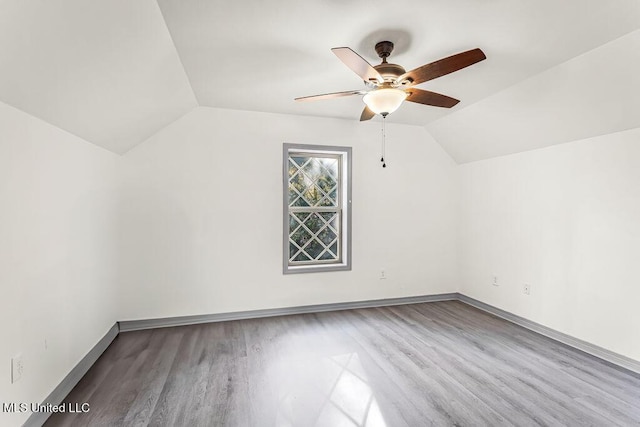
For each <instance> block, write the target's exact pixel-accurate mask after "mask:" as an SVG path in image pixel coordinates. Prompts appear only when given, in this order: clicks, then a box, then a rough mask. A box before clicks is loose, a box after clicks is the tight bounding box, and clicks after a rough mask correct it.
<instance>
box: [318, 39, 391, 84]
mask: <svg viewBox="0 0 640 427" xmlns="http://www.w3.org/2000/svg"><path fill="white" fill-rule="evenodd" d="M331 52H333V53H335V54H336V56H337V57H338V58H339V59H340V60H341V61H342V62H344V64H345V65H346V66H347V67H349V68H351V70H352V71H353V72H354V73H356V74H357V75H359V76H360V78H361V79H362V80H364V81H365V82H370V81H373V80H375V81H377V82H378V83H382V82H383V81H384V79H383V78H382V76H381V75H380V73H378V71H377V70H376V69H375V68H373V67H372V66H371V64H369V63H368V62H367V60H366V59H364V58H363V57H362V56H360V55H358V54H357V53H356V52H354V51H353V50H351V49H350V48H348V47H334V48H333V49H331Z"/></svg>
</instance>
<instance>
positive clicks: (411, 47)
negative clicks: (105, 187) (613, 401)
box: [0, 0, 640, 162]
mask: <svg viewBox="0 0 640 427" xmlns="http://www.w3.org/2000/svg"><path fill="white" fill-rule="evenodd" d="M639 28H640V2H638V1H637V0H616V1H615V2H611V1H607V0H564V1H561V2H559V1H554V0H520V1H517V2H513V1H509V0H482V1H478V0H458V1H449V0H437V1H431V2H425V1H421V0H398V1H395V2H388V1H385V2H382V1H379V0H369V1H364V0H347V1H338V0H310V1H297V0H275V1H272V2H266V1H264V0H243V1H239V2H230V1H224V2H223V1H221V0H212V1H200V0H159V1H158V2H157V3H156V2H155V1H154V0H136V1H128V0H109V1H107V0H99V1H98V0H88V1H87V0H55V1H45V0H3V1H2V2H0V101H3V102H5V103H8V104H10V105H13V106H15V107H17V108H20V109H22V110H24V111H26V112H28V113H30V114H32V115H34V116H37V117H39V118H42V119H44V120H46V121H48V122H50V123H52V124H54V125H57V126H59V127H61V128H63V129H65V130H67V131H69V132H71V133H74V134H76V135H79V136H81V137H83V138H84V139H86V140H88V141H90V142H93V143H95V144H98V145H101V146H103V147H105V148H107V149H109V150H112V151H115V152H118V153H123V152H125V151H127V150H128V149H129V148H131V147H133V146H135V145H136V144H138V143H140V142H142V141H143V140H145V139H146V138H147V137H148V136H150V135H151V134H153V133H155V132H156V131H158V130H159V129H161V128H162V127H164V126H166V125H167V124H169V123H170V122H172V121H173V120H175V119H177V118H178V117H180V116H181V115H183V114H185V113H186V112H188V111H190V110H191V109H192V108H194V107H195V106H197V105H202V106H211V107H221V108H232V109H242V110H255V111H266V112H277V113H287V114H300V115H314V116H325V117H338V118H344V119H347V120H358V118H359V114H360V111H361V110H362V105H363V104H362V101H361V99H360V97H351V98H341V99H335V100H329V101H320V102H314V103H296V102H294V101H293V98H294V97H297V96H304V95H313V94H318V93H325V92H334V91H340V90H350V89H360V88H362V87H363V86H362V82H361V81H360V79H359V78H358V77H357V76H356V75H355V74H353V73H352V72H351V71H350V70H349V69H348V68H346V67H345V66H344V65H343V64H342V63H341V62H340V61H339V60H338V59H337V58H336V57H335V56H334V55H333V54H332V53H331V51H330V48H331V47H336V46H349V47H351V48H353V49H355V50H356V51H358V52H359V53H360V54H361V55H362V56H364V57H365V58H366V59H367V60H369V61H370V62H371V63H374V64H375V63H377V62H379V61H378V58H377V56H376V55H375V52H374V50H373V46H374V45H375V43H376V42H377V41H380V40H385V39H387V40H391V41H393V42H395V43H396V50H395V51H394V53H393V54H392V57H391V58H390V59H391V62H396V63H399V64H401V65H403V66H404V67H405V68H406V69H411V68H414V67H416V66H419V65H422V64H424V63H426V62H430V61H433V60H437V59H440V58H442V57H444V56H448V55H451V54H454V53H457V52H461V51H464V50H468V49H471V48H475V47H480V48H481V49H483V50H484V52H485V53H486V54H487V57H488V59H487V60H486V61H483V62H481V63H479V64H476V65H474V66H472V67H469V68H467V69H464V70H461V71H459V72H457V73H454V74H451V75H448V76H444V77H442V78H440V79H437V80H434V81H431V82H427V83H424V84H422V85H421V87H422V88H424V89H428V90H433V91H436V92H441V93H444V94H447V95H450V96H453V97H456V98H458V99H461V100H462V102H461V103H460V104H458V105H457V106H456V107H454V108H453V109H451V110H446V109H439V108H435V107H425V106H420V105H415V104H412V103H405V104H404V105H403V106H402V107H401V109H400V110H398V111H397V112H395V113H394V114H392V115H390V116H389V118H388V120H389V121H392V122H396V123H406V124H412V125H419V126H425V128H426V129H427V130H428V131H429V132H430V133H431V134H433V135H434V137H435V138H436V140H438V142H440V143H441V145H442V146H443V147H444V148H445V149H446V150H447V151H448V152H449V153H450V154H451V155H452V157H454V159H456V161H458V162H467V161H473V160H477V159H481V158H487V157H493V156H497V155H503V154H507V153H510V152H517V151H522V150H527V149H531V148H536V147H537V146H541V145H549V144H553V143H559V142H565V141H566V140H568V139H569V140H570V139H572V138H573V139H575V138H578V137H585V136H591V135H590V134H593V133H598V134H600V133H606V132H612V131H616V130H621V129H618V128H622V127H624V128H629V127H634V126H638V125H640V123H638V118H637V116H638V115H635V116H634V114H633V111H634V110H635V111H637V106H638V104H637V102H638V101H637V98H638V97H637V95H636V94H637V90H638V81H637V77H635V76H636V75H638V74H640V73H638V72H637V71H638V56H639V55H638V53H637V52H638V51H639V49H638V48H639V47H640V46H639V45H638V38H639V37H638V35H637V33H634V31H635V30H638V29H639ZM634 91H635V92H634ZM585 134H586V135H585Z"/></svg>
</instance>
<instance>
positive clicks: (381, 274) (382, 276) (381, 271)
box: [380, 270, 387, 280]
mask: <svg viewBox="0 0 640 427" xmlns="http://www.w3.org/2000/svg"><path fill="white" fill-rule="evenodd" d="M386 278H387V276H386V274H385V272H384V270H380V280H384V279H386Z"/></svg>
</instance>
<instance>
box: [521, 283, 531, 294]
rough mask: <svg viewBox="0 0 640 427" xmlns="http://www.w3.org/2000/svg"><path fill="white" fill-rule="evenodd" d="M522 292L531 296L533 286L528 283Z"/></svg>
mask: <svg viewBox="0 0 640 427" xmlns="http://www.w3.org/2000/svg"><path fill="white" fill-rule="evenodd" d="M522 291H523V292H524V293H525V295H531V285H530V284H528V283H525V284H524V288H523V289H522Z"/></svg>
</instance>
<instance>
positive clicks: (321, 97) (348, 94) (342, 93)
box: [295, 90, 366, 101]
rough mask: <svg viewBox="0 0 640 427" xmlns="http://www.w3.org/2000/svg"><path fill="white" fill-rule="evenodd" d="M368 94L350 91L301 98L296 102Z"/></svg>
mask: <svg viewBox="0 0 640 427" xmlns="http://www.w3.org/2000/svg"><path fill="white" fill-rule="evenodd" d="M364 93H366V92H365V91H363V90H348V91H345V92H333V93H323V94H322V95H311V96H301V97H300V98H296V99H295V100H296V101H319V100H321V99H331V98H341V97H343V96H351V95H362V94H364Z"/></svg>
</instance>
